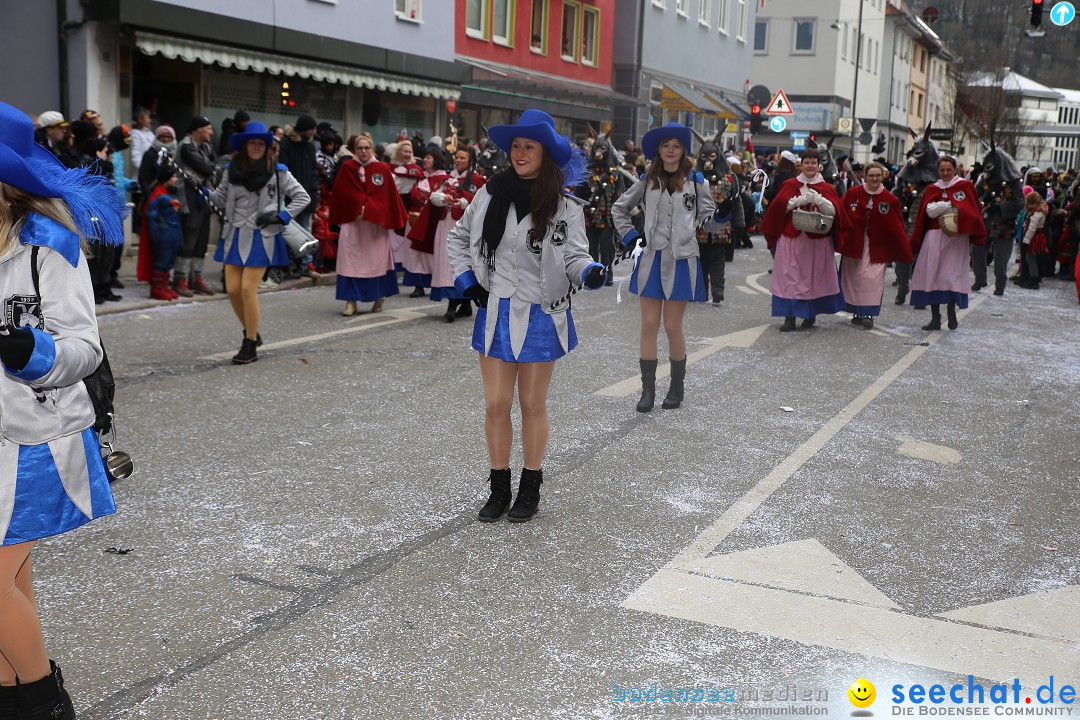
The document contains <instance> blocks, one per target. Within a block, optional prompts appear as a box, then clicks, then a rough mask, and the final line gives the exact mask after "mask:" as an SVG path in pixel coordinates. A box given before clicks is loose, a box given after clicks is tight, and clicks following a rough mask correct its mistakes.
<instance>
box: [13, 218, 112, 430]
mask: <svg viewBox="0 0 1080 720" xmlns="http://www.w3.org/2000/svg"><path fill="white" fill-rule="evenodd" d="M31 245H38V246H40V248H41V249H40V250H39V251H38V259H37V264H38V285H39V287H40V288H41V297H40V298H39V297H37V295H36V294H35V292H34V280H33V275H32V274H31V268H30V258H31V250H32V247H31ZM0 298H2V299H3V303H4V304H3V317H2V318H0V319H2V321H3V322H5V323H7V324H9V325H13V326H16V327H18V326H29V327H30V329H31V331H32V332H33V333H34V351H33V354H32V355H31V357H30V361H29V362H28V363H27V364H26V367H24V368H22V369H21V370H20V371H18V372H14V371H12V370H11V369H10V368H8V367H6V366H4V372H3V373H0V443H7V442H14V443H17V444H19V445H38V444H41V443H45V442H48V441H50V440H55V439H57V438H60V437H66V436H68V435H71V434H73V433H77V432H82V431H83V430H85V429H86V428H88V427H90V426H91V425H93V424H94V406H93V403H91V402H90V395H89V394H88V393H87V391H86V386H85V385H84V384H83V383H82V382H81V380H82V379H83V378H84V377H86V376H87V375H90V374H91V373H92V372H94V370H95V369H97V366H98V365H99V364H100V363H101V357H102V352H101V342H100V340H99V339H98V327H97V314H96V313H95V311H94V291H93V288H92V286H91V284H90V272H89V271H88V270H87V266H86V257H85V256H84V255H83V253H82V248H81V245H80V240H79V236H78V235H76V234H75V233H73V232H71V231H70V230H68V229H66V228H65V227H63V226H62V225H60V224H59V223H57V222H55V221H54V220H51V219H49V218H47V217H45V216H43V215H39V214H37V213H31V214H30V215H29V217H28V218H27V219H26V220H25V222H24V223H23V225H22V227H21V228H20V230H19V238H18V242H13V243H12V244H11V247H9V248H8V250H7V252H6V253H4V255H3V256H2V257H0ZM35 390H36V391H37V392H35ZM39 397H44V402H39V400H38V398H39Z"/></svg>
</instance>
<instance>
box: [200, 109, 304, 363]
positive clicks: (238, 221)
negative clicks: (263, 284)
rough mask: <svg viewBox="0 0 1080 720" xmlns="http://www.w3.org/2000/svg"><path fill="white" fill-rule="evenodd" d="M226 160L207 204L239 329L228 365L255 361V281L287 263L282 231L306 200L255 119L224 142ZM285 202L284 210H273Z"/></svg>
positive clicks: (257, 337)
mask: <svg viewBox="0 0 1080 720" xmlns="http://www.w3.org/2000/svg"><path fill="white" fill-rule="evenodd" d="M229 148H230V149H231V150H232V151H233V156H232V159H231V160H230V161H229V168H228V171H227V173H226V176H225V180H224V181H223V182H222V183H221V184H220V185H218V186H217V189H215V190H214V193H213V195H212V196H211V202H213V203H214V204H215V205H217V206H218V207H224V208H225V222H224V225H223V227H222V230H221V241H220V242H219V243H218V246H217V252H216V253H215V254H214V259H215V260H216V261H218V262H220V263H222V264H224V265H225V289H226V292H228V294H229V302H230V303H232V309H233V312H234V313H236V317H237V318H239V319H240V322H241V323H242V324H243V326H244V339H243V341H242V342H241V344H240V351H239V352H238V353H236V355H234V356H233V359H232V362H233V364H234V365H245V364H247V363H251V362H254V361H256V360H258V359H259V355H258V351H257V348H258V346H259V345H261V344H262V337H261V336H260V335H259V320H260V310H259V282H260V281H261V280H262V278H263V273H264V272H265V271H266V268H267V267H269V266H272V265H288V264H289V248H288V247H287V246H286V245H285V238H284V237H283V236H282V234H281V233H282V231H283V230H284V227H285V226H286V225H288V224H289V223H290V222H296V221H295V217H296V216H295V215H294V213H296V214H299V213H300V212H302V211H303V210H304V208H306V207H307V206H308V203H309V202H310V200H311V198H310V197H309V196H308V194H307V191H306V190H304V188H303V187H302V186H301V185H300V183H299V182H297V181H296V178H294V177H293V176H292V173H290V172H289V171H288V170H287V169H285V168H284V167H283V166H281V165H279V164H278V158H277V153H276V152H275V151H274V136H273V135H271V134H270V132H269V131H268V130H267V129H266V126H265V125H264V124H262V123H261V122H259V121H257V120H252V121H251V122H249V123H248V124H247V126H246V128H245V130H244V132H240V133H235V134H233V136H232V137H231V138H229ZM279 202H285V203H286V205H285V209H283V210H280V209H279Z"/></svg>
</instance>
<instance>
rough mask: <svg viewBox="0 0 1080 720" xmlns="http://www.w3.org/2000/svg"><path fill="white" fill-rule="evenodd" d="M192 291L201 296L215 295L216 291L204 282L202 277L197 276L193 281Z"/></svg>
mask: <svg viewBox="0 0 1080 720" xmlns="http://www.w3.org/2000/svg"><path fill="white" fill-rule="evenodd" d="M191 289H192V290H194V291H195V292H196V293H197V294H199V295H213V294H214V291H213V290H211V289H210V287H209V286H208V285H207V284H206V281H205V280H203V277H202V275H196V276H195V277H193V278H192V279H191Z"/></svg>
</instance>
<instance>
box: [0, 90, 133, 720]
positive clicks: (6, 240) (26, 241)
mask: <svg viewBox="0 0 1080 720" xmlns="http://www.w3.org/2000/svg"><path fill="white" fill-rule="evenodd" d="M33 137H34V127H33V124H32V123H31V121H30V118H28V117H27V116H26V115H25V114H23V113H22V112H21V111H19V110H18V109H16V108H13V107H11V106H10V105H6V104H3V103H0V254H2V255H3V256H4V257H5V261H4V262H3V263H0V295H2V297H5V298H8V297H11V296H16V297H18V296H23V297H28V298H29V297H34V298H35V299H36V302H35V303H34V304H33V305H31V306H30V310H29V312H26V313H23V314H22V315H21V316H16V317H15V318H10V317H9V319H8V322H9V324H8V325H7V326H6V328H5V332H3V333H2V334H0V363H2V366H3V372H0V404H2V405H3V422H4V425H3V436H4V439H5V442H3V443H0V467H3V468H4V472H3V480H0V496H2V497H3V498H5V507H4V511H3V512H2V513H0V587H2V588H3V592H0V618H3V621H2V622H0V651H2V654H0V708H2V712H3V713H4V715H3V716H4V717H7V718H19V720H46V719H48V720H75V709H74V707H73V705H72V701H71V697H70V696H69V694H68V692H67V690H66V689H65V688H64V685H63V680H62V676H61V673H60V668H59V667H58V666H57V665H56V664H55V663H54V662H53V661H52V660H50V659H49V654H48V650H47V649H46V647H45V640H44V634H43V631H42V626H41V620H40V618H39V616H38V611H37V606H38V605H39V604H41V603H42V598H41V595H40V593H35V589H34V587H33V581H32V566H33V554H34V553H33V550H34V546H35V544H36V542H37V541H38V540H40V539H42V538H45V537H49V536H53V535H58V534H60V533H64V532H67V531H69V530H73V529H75V528H76V527H79V526H81V525H83V524H85V523H87V522H90V521H91V520H93V519H95V518H99V517H102V516H105V515H111V514H112V513H114V512H116V507H115V505H114V503H113V497H112V492H111V491H110V489H109V479H108V474H107V472H106V469H105V463H104V462H103V460H102V454H101V452H100V450H99V448H100V443H99V441H98V437H97V433H96V432H95V431H94V428H93V425H94V422H95V412H94V406H93V404H92V402H91V398H90V396H89V394H88V392H87V388H86V384H85V383H83V382H82V380H83V378H85V377H87V376H88V375H90V374H91V373H93V372H94V371H95V369H96V368H97V366H98V364H99V363H100V362H101V359H102V349H101V342H100V340H99V338H98V329H97V320H96V317H95V314H94V304H93V294H92V288H91V283H90V276H89V272H88V271H87V260H86V254H87V247H86V245H85V242H86V239H88V238H90V237H93V238H95V241H96V242H97V243H98V246H99V247H105V246H108V245H112V244H115V243H119V242H120V241H122V240H123V225H122V218H123V214H124V212H125V209H124V207H123V204H122V203H121V202H120V198H119V196H118V195H117V193H116V190H115V189H114V188H113V187H112V186H111V184H110V183H109V182H108V178H107V177H102V176H95V175H92V174H91V173H90V171H89V170H83V171H77V172H71V171H70V170H67V171H65V170H64V169H63V166H62V165H61V164H60V163H58V162H57V161H56V159H55V158H54V157H53V156H52V155H51V154H50V153H49V151H48V150H46V149H45V148H44V147H41V146H39V145H36V144H35V143H34V141H33ZM11 323H14V324H11ZM46 393H48V398H49V399H48V400H47V402H46V403H42V402H39V400H38V399H39V397H45V394H46ZM72 498H75V501H74V504H73V501H72ZM39 590H41V588H39ZM54 603H55V600H53V601H52V602H50V603H49V604H50V606H53V605H54Z"/></svg>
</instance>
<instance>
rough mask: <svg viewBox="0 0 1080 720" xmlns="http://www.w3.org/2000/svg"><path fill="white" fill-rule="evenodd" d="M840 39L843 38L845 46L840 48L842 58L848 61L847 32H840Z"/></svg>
mask: <svg viewBox="0 0 1080 720" xmlns="http://www.w3.org/2000/svg"><path fill="white" fill-rule="evenodd" d="M840 37H841V38H843V45H841V46H840V57H841V58H843V59H844V60H847V31H846V30H840Z"/></svg>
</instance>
